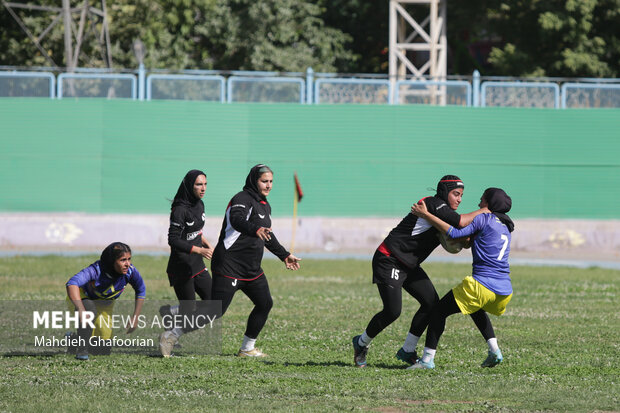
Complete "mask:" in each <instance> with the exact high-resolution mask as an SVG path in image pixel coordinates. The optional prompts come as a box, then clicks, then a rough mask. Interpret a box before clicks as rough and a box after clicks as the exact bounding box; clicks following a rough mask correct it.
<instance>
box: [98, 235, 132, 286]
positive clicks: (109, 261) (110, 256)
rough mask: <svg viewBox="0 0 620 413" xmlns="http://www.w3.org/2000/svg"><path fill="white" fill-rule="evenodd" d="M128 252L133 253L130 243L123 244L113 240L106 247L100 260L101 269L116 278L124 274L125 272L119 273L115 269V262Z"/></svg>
mask: <svg viewBox="0 0 620 413" xmlns="http://www.w3.org/2000/svg"><path fill="white" fill-rule="evenodd" d="M126 252H128V253H130V254H131V248H129V245H127V244H123V243H122V242H113V243H111V244H110V245H108V246H107V247H105V249H104V250H103V252H102V253H101V258H100V261H99V265H100V266H101V271H102V272H104V273H106V274H109V275H110V276H112V277H114V278H118V277H120V276H122V275H123V274H121V273H117V272H116V271H115V270H114V263H115V262H116V260H117V259H119V258H120V257H121V256H122V255H123V254H124V253H126Z"/></svg>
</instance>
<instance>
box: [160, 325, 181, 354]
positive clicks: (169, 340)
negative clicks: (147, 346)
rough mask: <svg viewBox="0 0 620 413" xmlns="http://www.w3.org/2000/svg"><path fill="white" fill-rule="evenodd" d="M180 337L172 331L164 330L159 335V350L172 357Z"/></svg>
mask: <svg viewBox="0 0 620 413" xmlns="http://www.w3.org/2000/svg"><path fill="white" fill-rule="evenodd" d="M177 341H178V338H177V336H175V335H174V334H172V331H164V332H163V333H161V335H160V336H159V352H160V353H161V355H162V356H164V357H170V356H171V355H172V349H173V348H174V345H175V344H176V343H177Z"/></svg>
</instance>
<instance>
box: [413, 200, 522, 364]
mask: <svg viewBox="0 0 620 413" xmlns="http://www.w3.org/2000/svg"><path fill="white" fill-rule="evenodd" d="M479 206H480V208H488V209H489V211H490V212H489V213H484V214H480V215H478V216H477V217H475V218H474V220H473V221H472V223H471V224H469V225H468V226H466V227H465V228H463V229H457V228H454V227H452V226H451V225H449V224H447V223H446V222H444V221H442V220H441V219H439V218H437V217H436V216H434V215H432V214H430V213H429V212H428V210H427V208H426V205H425V204H424V203H419V204H416V205H414V206H412V207H411V212H412V213H413V214H415V215H417V216H419V217H421V218H424V219H426V220H427V221H429V222H430V223H432V224H433V226H435V227H436V228H437V229H438V230H440V231H442V232H444V233H446V235H447V236H449V237H450V238H461V237H472V238H473V243H472V247H471V250H472V256H473V270H472V275H471V276H468V277H465V279H464V280H463V282H461V284H459V285H458V286H456V287H454V288H453V289H452V290H451V291H450V292H448V293H447V294H446V295H445V296H444V297H443V298H442V299H441V300H440V301H439V303H438V304H437V306H436V307H435V308H434V309H433V311H432V314H431V321H430V323H429V326H428V330H427V332H426V344H425V347H424V354H423V355H422V358H421V359H420V360H418V361H417V362H416V363H415V364H414V365H412V366H411V367H409V368H413V369H420V368H422V369H433V368H435V363H434V358H435V351H436V349H437V344H438V342H439V338H440V337H441V335H442V334H443V331H444V328H445V325H446V318H447V317H448V316H450V315H452V314H455V313H458V312H461V313H463V314H469V315H470V316H471V318H472V319H473V320H474V323H475V324H476V327H478V329H479V330H480V332H481V333H482V336H483V337H484V339H485V340H486V342H487V344H488V346H489V351H488V356H487V358H486V359H485V360H484V362H483V363H482V367H494V366H496V365H498V364H499V363H501V362H502V360H503V356H502V352H501V351H500V349H499V346H498V345H497V338H496V337H495V332H494V331H493V326H492V325H491V320H490V319H489V316H488V315H487V313H491V314H495V315H497V316H499V315H502V314H503V313H504V312H505V311H506V305H507V304H508V302H510V299H511V298H512V283H511V281H510V266H509V265H508V256H509V254H510V239H511V236H510V233H511V232H512V231H513V230H514V223H513V222H512V220H511V219H510V217H509V216H508V215H506V213H507V212H508V211H510V208H511V206H512V200H511V199H510V197H509V196H508V195H507V194H506V192H504V191H503V190H502V189H500V188H488V189H487V190H485V191H484V193H483V194H482V197H481V198H480V204H479Z"/></svg>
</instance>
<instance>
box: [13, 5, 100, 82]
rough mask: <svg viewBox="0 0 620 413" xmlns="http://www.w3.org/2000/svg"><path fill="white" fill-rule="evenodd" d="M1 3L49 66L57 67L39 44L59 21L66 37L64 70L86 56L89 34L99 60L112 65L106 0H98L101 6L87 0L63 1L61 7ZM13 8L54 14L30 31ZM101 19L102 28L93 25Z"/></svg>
mask: <svg viewBox="0 0 620 413" xmlns="http://www.w3.org/2000/svg"><path fill="white" fill-rule="evenodd" d="M2 5H3V6H4V7H5V8H6V9H7V10H8V12H9V14H11V16H12V17H13V19H15V21H16V22H17V24H19V26H20V27H21V28H22V30H23V31H24V33H26V35H27V36H28V37H29V38H30V40H32V42H33V43H34V44H35V46H36V47H37V49H39V51H40V52H41V54H42V55H43V56H44V57H45V58H46V59H47V61H48V62H49V63H50V64H51V65H52V67H59V65H58V64H56V62H54V60H53V59H52V57H51V56H50V53H48V51H47V50H46V49H45V48H44V47H43V46H42V45H41V41H42V40H43V39H44V38H45V36H46V35H47V34H48V33H49V32H50V31H51V30H52V29H53V28H54V27H55V26H56V25H57V24H59V23H60V22H61V21H62V24H63V26H64V40H65V53H64V54H65V66H66V70H67V72H72V71H73V70H74V69H75V68H76V67H78V60H79V59H80V58H82V59H88V58H89V57H88V56H85V54H84V52H83V51H82V50H81V47H82V44H83V42H84V40H85V39H86V38H87V37H89V36H92V37H94V38H95V39H96V40H97V43H98V45H99V49H100V50H99V52H100V53H101V59H102V60H103V62H105V64H106V66H107V67H108V68H111V67H112V50H111V44H110V31H109V29H108V18H107V9H106V2H105V0H101V8H100V9H98V8H96V7H93V6H91V4H90V3H89V1H88V0H84V1H83V2H82V5H80V6H77V7H71V4H70V0H62V6H61V7H53V6H40V5H36V4H27V3H15V2H8V1H5V0H2ZM16 9H25V10H29V11H36V12H51V13H55V14H56V15H55V16H54V18H53V19H52V22H51V23H50V24H49V25H48V26H47V27H46V28H45V29H44V30H43V31H41V33H39V34H35V33H32V32H31V31H30V30H29V29H28V27H27V26H26V24H25V23H24V21H23V20H22V19H21V18H20V17H19V15H18V14H17V13H16V12H15V10H16ZM99 22H101V30H98V29H97V28H96V26H97V24H98V23H99Z"/></svg>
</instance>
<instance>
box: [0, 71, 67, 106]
mask: <svg viewBox="0 0 620 413" xmlns="http://www.w3.org/2000/svg"><path fill="white" fill-rule="evenodd" d="M36 79H39V80H42V81H43V83H45V81H47V83H48V86H47V88H41V92H42V91H43V90H44V89H47V91H48V94H47V96H46V95H44V94H43V93H39V90H38V88H33V87H32V86H30V87H28V85H32V83H33V81H36ZM16 83H18V84H16ZM20 83H21V88H20V87H19V86H20V85H19V84H20ZM20 89H21V90H20ZM55 90H56V78H55V77H54V74H53V73H49V72H17V71H11V72H0V97H49V98H51V99H53V98H54V92H55Z"/></svg>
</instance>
